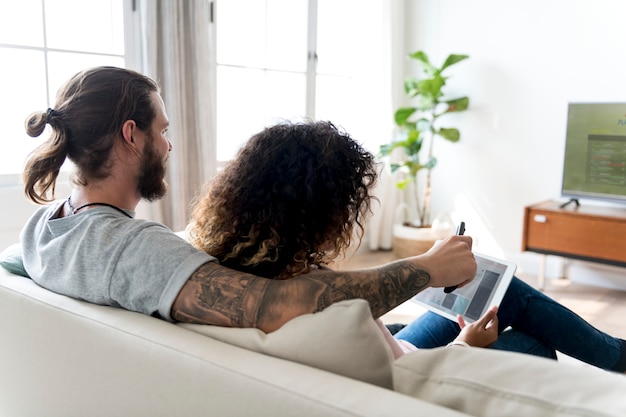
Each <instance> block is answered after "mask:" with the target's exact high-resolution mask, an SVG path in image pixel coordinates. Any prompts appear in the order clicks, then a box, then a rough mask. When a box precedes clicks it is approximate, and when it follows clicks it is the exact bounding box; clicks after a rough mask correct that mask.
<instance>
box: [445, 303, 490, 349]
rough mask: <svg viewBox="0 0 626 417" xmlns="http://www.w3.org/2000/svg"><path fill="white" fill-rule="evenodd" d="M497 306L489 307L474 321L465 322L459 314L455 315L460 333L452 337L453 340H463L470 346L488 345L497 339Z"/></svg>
mask: <svg viewBox="0 0 626 417" xmlns="http://www.w3.org/2000/svg"><path fill="white" fill-rule="evenodd" d="M497 313H498V307H495V306H494V307H491V308H490V309H489V310H488V311H487V312H486V313H485V314H484V315H483V316H482V317H481V318H479V319H478V320H476V321H475V322H474V323H470V324H465V320H463V317H461V316H460V315H459V316H458V317H457V320H458V322H459V326H461V333H459V335H458V336H457V337H456V339H454V341H455V342H465V343H467V344H468V345H470V346H475V347H489V346H491V345H492V344H494V343H495V341H496V340H498V316H497Z"/></svg>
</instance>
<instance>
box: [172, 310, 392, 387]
mask: <svg viewBox="0 0 626 417" xmlns="http://www.w3.org/2000/svg"><path fill="white" fill-rule="evenodd" d="M178 325H179V326H182V327H185V328H187V329H190V330H193V331H195V332H198V333H202V334H204V335H207V336H210V337H212V338H214V339H217V340H220V341H222V342H226V343H229V344H232V345H236V346H239V347H243V348H246V349H249V350H252V351H256V352H260V353H264V354H266V355H271V356H274V357H279V358H283V359H287V360H290V361H293V362H299V363H301V364H305V365H310V366H313V367H315V368H319V369H324V370H327V371H330V372H334V373H336V374H340V375H344V376H347V377H350V378H354V379H358V380H361V381H365V382H368V383H371V384H375V385H378V386H381V387H385V388H391V387H392V376H391V365H392V362H393V355H392V353H391V348H390V347H389V345H388V344H387V343H386V342H385V340H384V337H383V335H382V333H381V332H380V330H379V329H378V326H377V325H376V323H375V322H374V320H373V319H372V314H371V311H370V308H369V303H368V302H367V301H365V300H360V299H357V300H347V301H342V302H339V303H336V304H333V305H331V306H330V307H328V308H326V309H325V310H324V311H322V312H319V313H315V314H306V315H303V316H300V317H296V318H295V319H293V320H290V321H289V322H287V323H286V324H285V325H284V326H283V327H281V328H280V329H278V330H276V331H274V332H272V333H267V334H266V333H263V332H262V331H260V330H258V329H233V328H226V327H218V326H208V325H200V324H188V323H179V324H178Z"/></svg>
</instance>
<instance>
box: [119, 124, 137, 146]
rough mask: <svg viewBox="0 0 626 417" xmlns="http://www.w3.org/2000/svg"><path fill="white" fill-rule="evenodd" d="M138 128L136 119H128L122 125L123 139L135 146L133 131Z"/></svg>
mask: <svg viewBox="0 0 626 417" xmlns="http://www.w3.org/2000/svg"><path fill="white" fill-rule="evenodd" d="M136 128H137V124H136V123H135V121H134V120H126V121H125V122H124V124H123V125H122V139H124V142H125V143H126V144H127V145H130V146H135V138H134V137H133V133H134V132H135V129H136Z"/></svg>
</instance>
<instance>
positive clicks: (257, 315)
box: [171, 236, 476, 332]
mask: <svg viewBox="0 0 626 417" xmlns="http://www.w3.org/2000/svg"><path fill="white" fill-rule="evenodd" d="M475 271H476V262H475V260H474V257H473V255H472V254H471V238H470V237H468V236H454V237H451V238H448V239H446V240H445V241H444V242H443V243H441V244H440V245H437V246H436V247H434V248H433V249H431V250H430V251H428V252H427V253H426V254H424V255H421V256H416V257H413V258H409V259H405V260H400V261H396V262H391V263H388V264H385V265H383V266H380V267H377V268H371V269H365V270H360V271H325V272H320V273H316V274H307V275H301V276H298V277H295V278H291V279H288V280H272V279H266V278H261V277H257V276H254V275H251V274H246V273H243V272H239V271H235V270H233V269H229V268H226V267H224V266H221V265H219V264H218V263H215V262H209V263H206V264H204V265H202V266H201V267H200V268H198V269H197V270H196V271H195V272H194V273H193V274H192V276H191V277H190V279H189V280H188V281H187V283H186V284H185V285H184V286H183V288H182V289H181V291H180V293H179V294H178V297H177V298H176V300H175V301H174V304H173V305H172V312H171V315H172V317H173V318H174V319H175V320H178V321H182V322H190V323H204V324H214V325H218V326H226V327H255V328H259V329H261V330H263V331H265V332H270V331H273V330H276V329H278V328H279V327H281V326H282V325H283V324H285V323H286V322H287V321H289V320H291V319H293V318H294V317H297V316H300V315H302V314H308V313H313V312H317V311H321V310H323V309H325V308H326V307H328V306H329V305H331V304H333V303H336V302H338V301H342V300H348V299H353V298H362V299H365V300H367V301H369V303H370V308H371V310H372V315H373V316H374V317H380V316H381V315H383V314H385V313H386V312H388V311H389V310H391V309H393V308H395V307H397V306H398V305H400V304H401V303H403V302H404V301H406V300H408V299H409V298H411V297H412V296H414V295H415V294H417V293H418V292H420V291H421V290H423V289H424V288H426V287H429V286H436V287H443V286H449V285H457V284H460V285H464V284H466V283H467V282H469V281H470V280H471V279H472V278H473V276H474V273H475Z"/></svg>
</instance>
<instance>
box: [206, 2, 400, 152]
mask: <svg viewBox="0 0 626 417" xmlns="http://www.w3.org/2000/svg"><path fill="white" fill-rule="evenodd" d="M383 1H384V0H222V1H219V0H218V1H217V5H216V6H217V7H216V43H217V51H216V52H217V137H218V144H217V157H218V160H220V161H225V160H228V159H230V158H232V157H233V156H234V154H235V152H236V151H237V149H238V148H239V147H240V146H241V144H242V143H243V142H244V141H245V140H246V139H247V138H249V137H250V136H251V135H253V134H254V133H256V132H258V131H259V130H261V129H263V127H265V126H267V125H271V124H274V123H276V122H278V121H280V120H282V119H289V120H298V119H301V118H304V117H307V118H314V119H324V120H330V121H332V122H333V123H335V124H336V125H339V126H341V127H343V128H344V129H346V130H347V131H348V132H349V133H350V134H351V135H352V136H353V137H354V138H355V139H357V140H358V141H360V142H361V143H362V144H364V145H365V146H366V147H367V148H369V149H370V150H371V151H373V152H375V151H376V150H377V147H378V144H379V143H381V142H382V141H386V140H387V138H388V135H389V134H390V132H389V131H387V130H386V128H385V127H386V126H389V123H390V120H391V112H390V111H388V110H387V101H386V98H385V97H386V94H385V90H386V85H385V83H384V72H385V71H384V70H385V68H384V60H383V59H382V57H383V56H384V54H383V49H384V48H383V39H384V36H383V18H382V17H381V10H382V7H383V6H382V3H383Z"/></svg>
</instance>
